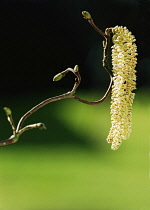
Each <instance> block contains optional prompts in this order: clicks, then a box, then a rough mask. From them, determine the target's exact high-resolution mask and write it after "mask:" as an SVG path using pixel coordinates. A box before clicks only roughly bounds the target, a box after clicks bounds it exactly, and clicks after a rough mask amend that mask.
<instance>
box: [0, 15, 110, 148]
mask: <svg viewBox="0 0 150 210" xmlns="http://www.w3.org/2000/svg"><path fill="white" fill-rule="evenodd" d="M82 15H83V16H84V18H85V19H87V20H88V22H89V23H90V24H91V26H92V27H93V28H94V29H95V30H96V31H97V32H98V33H99V34H101V35H102V36H103V37H104V38H105V41H104V42H103V48H104V53H103V61H102V62H103V67H104V68H105V69H106V70H107V72H108V73H109V75H110V84H109V87H108V89H107V91H106V93H105V94H104V96H103V97H102V98H101V99H100V100H98V101H93V102H90V101H87V100H84V99H82V98H80V97H78V96H75V95H74V94H75V93H76V90H77V88H78V86H79V85H80V82H81V76H80V73H79V68H78V65H76V66H75V67H74V68H73V69H72V68H67V69H66V70H65V71H62V72H60V73H59V74H57V75H56V76H55V77H54V78H53V81H59V80H60V79H62V78H63V77H64V76H65V75H66V74H67V73H68V72H70V71H71V72H72V73H73V74H74V75H75V83H74V86H73V88H72V90H71V91H70V92H67V93H64V94H62V95H59V96H55V97H51V98H48V99H46V100H44V101H42V102H41V103H39V104H37V105H36V106H34V107H33V108H32V109H30V110H29V111H28V112H27V113H25V114H24V115H23V116H22V117H21V118H20V120H19V122H18V124H17V127H15V124H14V122H13V118H12V113H11V110H10V109H9V108H7V107H5V108H4V110H5V112H6V115H7V119H8V121H9V123H10V124H11V127H12V131H13V135H12V136H10V138H9V139H6V140H4V141H1V142H0V146H5V145H9V144H13V143H15V142H17V141H18V139H19V137H20V135H21V134H22V133H24V132H25V131H27V130H29V129H32V128H39V129H46V127H45V125H44V124H43V123H35V124H31V125H27V126H25V127H23V128H22V125H23V123H24V121H25V120H26V119H27V118H28V117H29V116H31V115H32V114H33V113H34V112H36V111H37V110H39V109H40V108H42V107H43V106H45V105H47V104H49V103H52V102H55V101H58V100H62V99H66V98H72V99H75V100H77V101H79V102H82V103H84V104H88V105H96V104H100V103H102V102H103V101H105V100H106V98H107V97H108V96H109V94H110V92H111V87H112V73H111V69H110V68H109V65H108V49H109V45H110V33H109V29H106V31H105V33H104V32H103V31H102V30H100V29H99V28H98V27H97V26H96V25H95V23H94V21H93V19H92V18H91V15H90V14H89V13H88V12H86V11H84V12H82Z"/></svg>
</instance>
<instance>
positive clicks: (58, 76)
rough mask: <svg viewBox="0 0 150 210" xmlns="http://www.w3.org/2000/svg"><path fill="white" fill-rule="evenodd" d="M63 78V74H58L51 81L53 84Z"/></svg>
mask: <svg viewBox="0 0 150 210" xmlns="http://www.w3.org/2000/svg"><path fill="white" fill-rule="evenodd" d="M62 78H63V74H62V73H59V74H56V75H55V76H54V78H53V81H54V82H57V81H59V80H61V79H62Z"/></svg>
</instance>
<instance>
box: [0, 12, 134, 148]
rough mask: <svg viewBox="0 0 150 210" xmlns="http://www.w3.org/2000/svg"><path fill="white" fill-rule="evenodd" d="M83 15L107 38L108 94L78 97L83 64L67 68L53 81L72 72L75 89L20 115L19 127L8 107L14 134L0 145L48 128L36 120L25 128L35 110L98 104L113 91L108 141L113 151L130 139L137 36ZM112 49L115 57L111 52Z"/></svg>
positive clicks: (106, 67) (105, 51)
mask: <svg viewBox="0 0 150 210" xmlns="http://www.w3.org/2000/svg"><path fill="white" fill-rule="evenodd" d="M82 15H83V17H84V19H86V20H87V21H88V22H89V23H90V24H91V26H92V27H93V28H94V29H95V30H96V31H97V32H98V33H99V34H100V35H102V36H103V37H104V39H105V40H104V41H103V60H102V63H103V67H104V68H105V69H106V71H107V73H108V74H109V76H110V84H109V86H108V89H107V91H106V93H105V94H104V96H103V97H102V98H101V99H99V100H98V101H93V102H90V101H87V100H84V99H82V98H80V97H78V96H76V95H75V93H76V90H77V88H78V86H79V84H80V82H81V76H80V73H79V67H78V65H75V67H74V68H67V69H66V70H65V71H62V72H60V73H58V74H57V75H56V76H55V77H54V78H53V81H59V80H61V79H62V78H63V77H64V76H65V75H66V74H67V73H68V72H72V73H73V74H74V75H75V83H74V86H73V88H72V90H71V91H69V92H67V93H64V94H62V95H59V96H55V97H52V98H48V99H46V100H44V101H42V102H41V103H39V104H37V105H36V106H34V107H33V108H32V109H30V110H29V111H28V112H27V113H25V114H24V115H23V116H22V117H21V118H20V120H19V122H18V124H17V126H15V123H14V121H13V117H12V112H11V110H10V109H9V108H7V107H5V108H4V110H5V113H6V115H7V119H8V121H9V123H10V125H11V127H12V132H13V133H12V135H11V136H10V137H9V138H8V139H6V140H4V141H1V142H0V146H5V145H9V144H13V143H15V142H17V141H18V140H19V137H20V136H21V134H22V133H24V132H25V131H27V130H30V129H32V128H39V129H46V127H45V125H44V124H43V123H35V124H31V125H27V126H25V127H23V123H24V121H25V120H26V119H27V118H28V117H29V116H31V115H32V114H33V113H34V112H36V111H37V110H39V109H40V108H42V107H43V106H45V105H47V104H49V103H51V102H54V101H58V100H62V99H66V98H71V99H74V100H77V101H79V102H82V103H85V104H88V105H96V104H100V103H102V102H104V101H105V100H106V99H107V97H108V96H109V94H110V93H111V106H110V109H111V124H112V126H111V128H110V132H109V135H108V137H107V142H108V143H111V144H112V145H111V149H112V150H116V149H118V148H119V146H120V145H121V143H122V140H125V139H128V138H129V136H130V133H131V126H132V119H131V118H132V103H133V99H134V95H135V94H134V93H133V92H132V91H133V90H135V89H136V75H135V73H136V70H135V67H136V63H137V58H136V56H137V47H136V44H135V41H136V40H135V37H134V35H132V34H131V32H130V31H129V30H128V29H127V28H126V27H122V26H116V27H114V28H106V30H105V32H103V31H102V30H101V29H99V28H98V27H97V26H96V25H95V23H94V21H93V19H92V18H91V15H90V13H88V12H86V11H83V12H82ZM110 50H111V56H110V55H109V51H110ZM109 60H111V63H112V67H110V65H109Z"/></svg>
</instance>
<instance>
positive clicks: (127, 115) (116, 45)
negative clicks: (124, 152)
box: [107, 26, 137, 150]
mask: <svg viewBox="0 0 150 210" xmlns="http://www.w3.org/2000/svg"><path fill="white" fill-rule="evenodd" d="M112 33H113V37H112V42H113V46H112V67H113V70H112V72H113V86H112V93H111V124H112V126H111V128H110V132H109V135H108V137H107V142H108V143H112V145H111V149H113V150H116V149H118V147H119V146H120V145H121V143H122V140H125V139H128V137H129V135H130V133H131V126H132V122H131V118H132V103H133V99H134V95H135V94H134V93H133V92H132V91H133V90H134V89H136V75H135V73H136V70H135V67H136V63H137V58H136V56H137V47H136V44H135V41H136V40H135V37H134V35H132V34H131V32H130V31H129V30H128V29H127V28H126V27H122V26H116V27H114V28H112Z"/></svg>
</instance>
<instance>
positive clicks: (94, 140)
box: [0, 0, 150, 210]
mask: <svg viewBox="0 0 150 210" xmlns="http://www.w3.org/2000/svg"><path fill="white" fill-rule="evenodd" d="M83 10H88V11H90V12H91V14H92V16H93V18H94V20H95V22H96V23H97V25H98V26H100V27H101V28H102V30H104V29H105V28H106V27H111V26H115V25H124V26H127V28H129V30H131V31H132V32H133V34H134V35H135V36H136V38H137V45H138V53H139V56H138V65H137V76H138V77H137V90H136V97H135V101H134V104H133V127H132V134H131V136H130V138H129V139H128V140H127V141H123V144H122V145H121V147H120V148H119V149H118V150H117V151H112V150H111V149H110V144H107V142H106V138H107V135H108V133H109V129H110V126H111V122H110V97H109V99H108V100H107V101H105V102H104V103H103V104H100V105H97V106H88V105H85V104H80V103H79V102H77V101H73V100H71V99H66V100H63V101H59V102H55V103H52V104H49V105H47V106H45V107H44V108H42V109H41V110H39V111H38V112H37V113H35V114H33V115H32V116H31V117H30V118H29V119H28V120H27V121H26V123H25V124H30V123H36V122H43V123H45V125H46V127H47V130H44V131H40V130H36V129H35V130H30V131H28V132H26V133H24V134H23V135H22V136H21V138H20V140H19V141H18V142H17V143H16V144H13V145H9V146H6V147H1V148H0V209H2V210H24V209H30V210H116V209H117V210H130V209H132V210H149V209H150V158H149V157H150V133H149V130H150V97H149V90H150V86H149V78H150V73H149V72H150V71H149V69H150V68H149V67H150V54H149V47H150V46H149V45H150V44H149V35H150V34H149V31H150V30H149V28H150V27H149V24H150V23H149V15H150V1H149V0H138V1H136V0H134V1H133V0H132V1H127V0H126V1H125V0H114V1H110V0H109V1H98V0H95V1H94V0H92V1H90V0H88V1H85V0H83V1H79V0H76V1H67V0H64V1H61V0H56V1H48V0H43V1H42V0H31V1H28V0H20V1H19V0H18V1H17V0H11V1H10V0H5V1H4V0H3V1H1V3H0V20H1V21H0V28H1V35H0V36H1V39H0V41H1V43H0V54H1V57H0V62H1V64H0V65H1V82H0V94H1V100H0V135H1V140H3V139H6V138H8V137H9V136H10V135H11V128H10V125H9V123H8V122H7V119H6V116H5V113H4V111H3V107H5V106H8V107H10V108H11V109H12V111H13V117H14V121H15V122H16V123H17V121H18V120H19V118H20V117H21V116H22V115H23V114H24V113H25V112H26V111H28V110H29V109H30V108H31V107H33V106H34V105H36V104H37V103H39V102H41V101H42V100H44V99H46V98H48V97H52V96H55V95H59V94H61V93H64V92H67V91H68V90H70V89H71V88H72V85H73V83H74V77H73V76H72V75H71V74H69V75H67V76H66V78H64V79H63V80H62V81H60V82H58V83H53V82H52V78H53V76H54V75H55V74H57V73H58V72H60V71H62V70H64V69H66V68H67V67H74V65H76V64H79V67H80V73H81V76H82V82H81V85H80V87H79V88H78V91H77V95H78V96H81V97H82V98H85V99H89V100H92V101H93V100H97V99H99V98H101V97H102V96H103V94H104V93H105V90H106V89H107V86H108V84H109V77H108V75H107V73H106V72H105V70H104V69H103V68H102V65H101V60H102V48H101V42H102V40H103V38H102V37H100V36H99V35H98V34H97V33H96V32H95V31H94V30H93V29H91V27H90V26H89V25H88V23H87V22H86V21H85V20H84V19H82V16H81V11H83Z"/></svg>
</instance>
